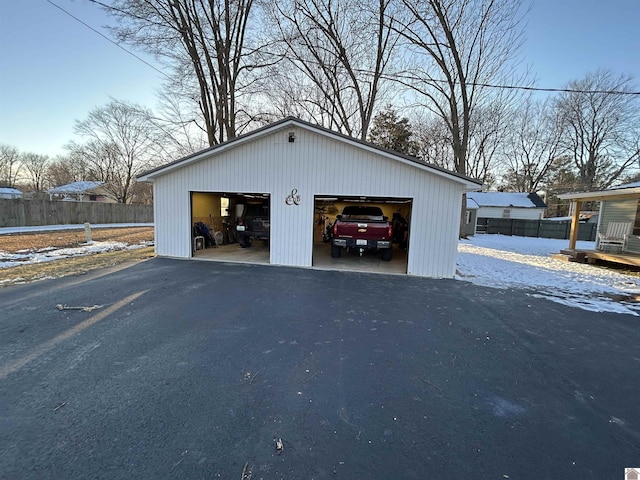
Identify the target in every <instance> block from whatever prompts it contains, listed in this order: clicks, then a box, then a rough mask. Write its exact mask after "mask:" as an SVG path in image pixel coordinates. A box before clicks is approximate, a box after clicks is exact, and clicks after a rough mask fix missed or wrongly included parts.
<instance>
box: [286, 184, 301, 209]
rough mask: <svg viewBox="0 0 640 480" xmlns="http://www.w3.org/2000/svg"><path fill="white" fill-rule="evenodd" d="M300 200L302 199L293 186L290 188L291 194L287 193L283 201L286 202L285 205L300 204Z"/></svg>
mask: <svg viewBox="0 0 640 480" xmlns="http://www.w3.org/2000/svg"><path fill="white" fill-rule="evenodd" d="M301 201H302V199H301V198H300V195H298V190H297V189H295V188H294V189H293V190H291V194H289V195H287V198H285V200H284V203H286V204H287V205H300V202H301Z"/></svg>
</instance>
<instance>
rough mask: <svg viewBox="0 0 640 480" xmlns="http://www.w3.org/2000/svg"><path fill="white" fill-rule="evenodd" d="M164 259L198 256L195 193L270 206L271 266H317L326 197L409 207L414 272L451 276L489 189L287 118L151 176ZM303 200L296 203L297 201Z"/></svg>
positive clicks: (146, 177) (410, 261)
mask: <svg viewBox="0 0 640 480" xmlns="http://www.w3.org/2000/svg"><path fill="white" fill-rule="evenodd" d="M138 180H139V181H148V182H152V183H153V191H154V217H155V244H156V253H157V254H158V255H159V256H166V257H179V258H190V257H192V256H193V239H192V227H193V225H192V222H193V216H192V202H193V194H194V192H256V193H258V194H260V195H262V196H263V197H266V198H268V199H269V201H270V209H271V219H270V222H271V233H270V241H269V263H271V264H274V265H289V266H300V267H311V266H312V254H313V245H314V229H315V227H316V224H315V211H314V210H315V205H316V199H319V198H323V199H326V198H340V199H345V198H350V199H354V201H357V200H358V199H364V200H362V201H366V199H383V200H382V201H386V202H388V203H389V204H390V205H391V204H393V203H394V199H402V201H403V202H407V201H410V203H411V214H410V215H411V221H410V233H409V237H410V247H409V249H408V257H407V267H406V271H407V273H408V274H411V275H418V276H426V277H453V275H454V274H455V268H456V256H457V244H458V233H459V225H460V212H461V207H462V198H463V197H462V194H463V193H465V192H468V191H472V190H478V189H479V188H480V186H481V182H478V181H475V180H472V179H470V178H467V177H464V176H461V175H458V174H456V173H453V172H450V171H447V170H443V169H440V168H438V167H434V166H431V165H428V164H425V163H422V162H420V161H419V160H416V159H414V158H412V157H407V156H404V155H400V154H397V153H395V152H392V151H388V150H385V149H381V148H379V147H376V146H374V145H372V144H369V143H366V142H362V141H359V140H357V139H354V138H351V137H347V136H344V135H342V134H339V133H336V132H332V131H330V130H327V129H324V128H321V127H318V126H315V125H312V124H309V123H306V122H303V121H301V120H298V119H295V118H286V119H284V120H282V121H279V122H276V123H273V124H271V125H268V126H266V127H264V128H261V129H259V130H255V131H253V132H250V133H248V134H246V135H243V136H241V137H237V138H235V139H233V140H230V141H228V142H225V143H223V144H220V145H217V146H215V147H212V148H209V149H207V150H203V151H201V152H198V153H196V154H194V155H191V156H188V157H185V158H182V159H179V160H177V161H175V162H172V163H170V164H167V165H165V166H162V167H160V168H157V169H154V170H152V171H149V172H146V173H145V174H143V175H142V176H140V177H139V178H138ZM293 200H295V201H293Z"/></svg>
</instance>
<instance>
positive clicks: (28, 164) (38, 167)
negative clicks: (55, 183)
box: [21, 153, 49, 192]
mask: <svg viewBox="0 0 640 480" xmlns="http://www.w3.org/2000/svg"><path fill="white" fill-rule="evenodd" d="M21 161H22V165H23V167H24V169H25V170H26V172H27V174H28V176H29V183H30V187H31V189H32V190H33V191H34V192H41V191H43V190H44V189H45V182H46V178H47V176H46V174H47V168H48V166H49V157H48V156H47V155H38V154H37V153H23V154H22V155H21Z"/></svg>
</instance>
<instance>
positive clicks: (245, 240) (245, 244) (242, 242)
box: [240, 237, 251, 248]
mask: <svg viewBox="0 0 640 480" xmlns="http://www.w3.org/2000/svg"><path fill="white" fill-rule="evenodd" d="M240 246H241V247H242V248H248V247H250V246H251V238H250V237H242V238H241V239H240Z"/></svg>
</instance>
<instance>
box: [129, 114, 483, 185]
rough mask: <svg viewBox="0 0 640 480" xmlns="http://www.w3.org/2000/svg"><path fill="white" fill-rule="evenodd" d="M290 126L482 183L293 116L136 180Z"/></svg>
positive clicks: (465, 181)
mask: <svg viewBox="0 0 640 480" xmlns="http://www.w3.org/2000/svg"><path fill="white" fill-rule="evenodd" d="M291 127H300V128H304V129H306V130H310V131H313V132H316V133H318V134H320V135H324V136H328V137H331V138H333V139H335V140H338V141H341V142H345V143H350V144H352V145H354V146H357V147H359V148H364V149H366V150H370V151H376V152H378V153H380V154H382V155H384V156H387V157H389V158H393V159H395V160H397V161H400V162H402V163H408V164H412V165H417V166H418V167H420V168H423V169H425V170H428V171H431V172H433V173H434V174H436V175H440V176H445V177H448V178H449V179H451V180H453V181H456V182H458V183H463V184H465V187H466V189H467V190H468V191H473V190H479V189H480V188H481V186H482V181H480V180H476V179H473V178H471V177H467V176H465V175H460V174H458V173H456V172H452V171H451V170H447V169H445V168H442V167H438V166H436V165H432V164H430V163H427V162H423V161H422V160H420V159H418V158H416V157H412V156H409V155H404V154H401V153H398V152H395V151H393V150H388V149H386V148H382V147H379V146H378V145H374V144H373V143H369V142H365V141H363V140H359V139H356V138H353V137H349V136H348V135H344V134H342V133H338V132H334V131H333V130H329V129H327V128H324V127H320V126H318V125H314V124H312V123H308V122H305V121H302V120H300V119H298V118H295V117H287V118H284V119H283V120H280V121H278V122H275V123H271V124H269V125H266V126H264V127H262V128H259V129H257V130H253V131H251V132H249V133H246V134H244V135H241V136H238V137H236V138H233V139H231V140H229V141H227V142H224V143H221V144H219V145H215V146H213V147H210V148H207V149H205V150H201V151H199V152H196V153H194V154H192V155H188V156H186V157H183V158H179V159H178V160H175V161H173V162H170V163H168V164H166V165H163V166H160V167H158V168H155V169H152V170H149V171H147V172H144V173H143V174H142V175H140V176H138V177H137V180H138V181H141V182H148V181H153V180H154V179H155V178H156V177H159V176H161V175H165V174H167V173H170V172H171V171H173V170H176V169H179V168H182V167H184V166H186V165H189V164H191V163H193V162H198V161H200V160H202V159H204V158H206V157H208V156H210V155H211V154H215V153H218V152H222V151H225V150H227V149H231V148H235V147H237V146H239V145H242V144H244V143H247V142H250V141H252V140H254V139H256V138H259V137H263V136H266V135H269V134H272V133H274V132H276V131H280V130H284V129H286V128H291Z"/></svg>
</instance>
